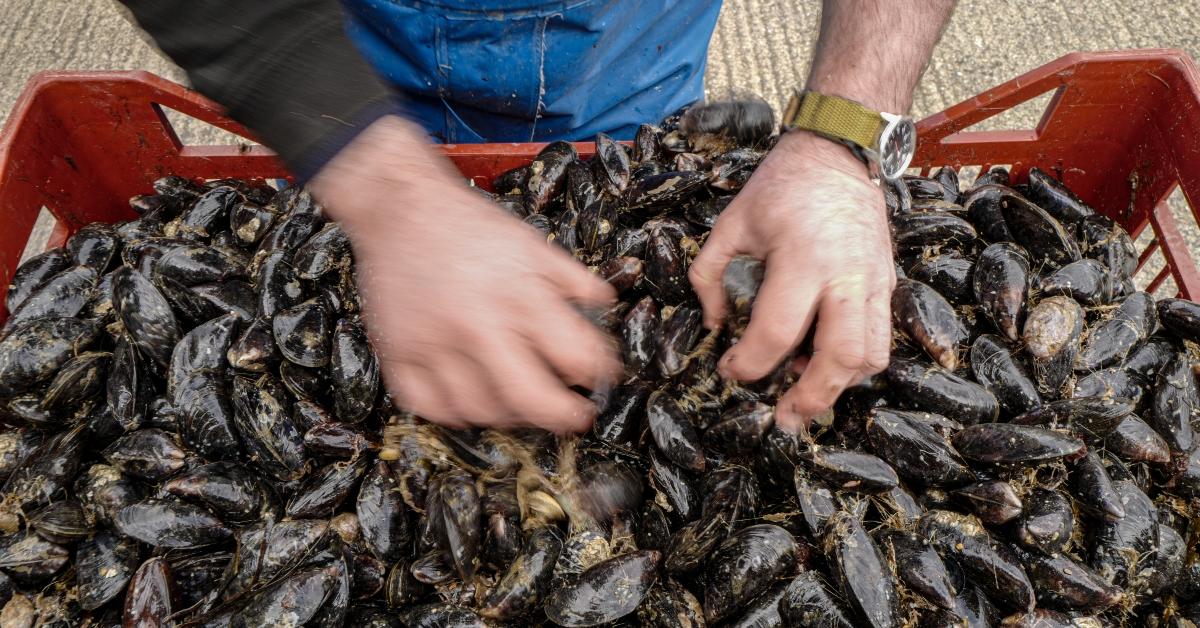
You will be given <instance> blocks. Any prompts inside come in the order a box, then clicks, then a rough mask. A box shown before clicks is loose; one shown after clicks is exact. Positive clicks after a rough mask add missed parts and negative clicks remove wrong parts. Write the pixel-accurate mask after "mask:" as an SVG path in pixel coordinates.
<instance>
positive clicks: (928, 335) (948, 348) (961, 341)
mask: <svg viewBox="0 0 1200 628" xmlns="http://www.w3.org/2000/svg"><path fill="white" fill-rule="evenodd" d="M892 322H893V323H894V324H895V326H896V329H898V330H899V331H900V332H901V333H903V334H904V335H906V336H908V337H909V338H911V339H912V340H913V341H915V342H917V343H918V344H919V345H920V346H921V347H923V348H924V349H925V352H926V353H928V354H929V355H930V356H931V357H932V358H933V359H934V360H936V361H937V362H938V364H940V365H942V367H943V368H946V369H949V370H951V371H953V370H954V369H955V368H957V367H958V359H959V354H960V352H961V351H962V349H963V346H964V345H965V344H966V342H967V330H966V327H964V326H963V324H962V321H960V320H959V319H958V315H957V314H956V313H955V312H954V308H953V307H952V306H951V305H950V303H949V302H948V301H946V299H945V298H944V297H942V295H940V294H938V293H937V291H936V290H934V289H933V288H930V287H929V286H927V285H925V284H923V283H921V282H919V281H912V280H909V279H901V280H900V281H898V282H897V283H896V289H895V290H894V291H893V292H892Z"/></svg>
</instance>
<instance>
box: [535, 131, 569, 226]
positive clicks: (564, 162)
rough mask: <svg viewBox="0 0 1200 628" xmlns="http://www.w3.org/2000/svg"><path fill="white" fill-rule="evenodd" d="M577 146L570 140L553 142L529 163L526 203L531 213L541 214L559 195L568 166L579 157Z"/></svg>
mask: <svg viewBox="0 0 1200 628" xmlns="http://www.w3.org/2000/svg"><path fill="white" fill-rule="evenodd" d="M578 156H579V155H578V153H577V152H576V151H575V147H574V146H573V145H571V144H570V143H569V142H561V141H560V142H552V143H550V144H547V145H546V147H545V148H543V149H542V150H541V152H539V153H538V154H537V157H535V158H534V159H533V163H531V164H530V165H529V180H528V182H527V183H526V186H525V190H526V205H527V207H528V208H529V213H531V214H540V213H542V212H543V211H544V210H545V209H546V206H547V205H548V204H549V203H550V202H551V200H552V199H553V198H554V197H556V196H558V194H559V192H560V191H562V189H563V187H564V184H565V183H566V179H567V177H566V174H567V167H568V166H569V165H570V164H571V163H572V162H574V161H575V160H576V159H578Z"/></svg>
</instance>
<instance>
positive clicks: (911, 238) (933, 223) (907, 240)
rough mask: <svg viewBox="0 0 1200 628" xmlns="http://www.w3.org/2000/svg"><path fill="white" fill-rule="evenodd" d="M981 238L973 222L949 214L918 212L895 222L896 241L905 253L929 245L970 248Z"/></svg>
mask: <svg viewBox="0 0 1200 628" xmlns="http://www.w3.org/2000/svg"><path fill="white" fill-rule="evenodd" d="M977 238H978V234H977V233H976V232H975V227H973V226H972V225H971V223H969V222H967V221H966V220H963V219H962V218H960V217H958V216H955V215H954V214H952V213H949V212H941V211H914V212H912V213H908V214H901V215H899V216H896V217H895V218H893V219H892V239H893V240H894V241H895V243H896V247H897V248H898V249H900V250H901V251H905V250H911V249H920V248H922V247H927V246H947V247H957V248H967V247H970V246H971V245H972V244H973V243H974V242H975V240H976V239H977Z"/></svg>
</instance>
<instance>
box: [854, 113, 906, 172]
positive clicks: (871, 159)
mask: <svg viewBox="0 0 1200 628" xmlns="http://www.w3.org/2000/svg"><path fill="white" fill-rule="evenodd" d="M879 115H880V116H881V117H883V120H884V122H886V124H885V125H884V127H883V131H882V132H881V133H880V134H879V139H878V140H877V141H876V144H875V146H872V147H870V148H864V149H863V154H864V155H865V156H866V157H867V165H868V167H869V168H870V170H871V176H872V177H876V178H879V179H884V180H887V181H895V180H897V179H899V178H900V177H901V176H903V175H904V171H905V170H908V165H909V164H910V163H912V158H913V154H914V153H916V151H917V125H916V124H914V123H913V121H912V118H906V117H904V116H898V115H895V114H891V113H880V114H879Z"/></svg>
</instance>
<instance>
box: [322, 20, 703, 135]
mask: <svg viewBox="0 0 1200 628" xmlns="http://www.w3.org/2000/svg"><path fill="white" fill-rule="evenodd" d="M343 2H344V3H345V6H346V9H347V14H348V26H347V30H348V32H349V33H350V37H351V39H353V40H354V42H355V44H356V45H357V46H358V48H359V50H360V51H362V53H363V54H364V55H365V56H366V58H367V60H368V61H369V62H370V63H371V64H372V65H373V66H374V67H375V69H376V70H377V71H378V72H379V73H380V75H382V76H383V77H384V78H385V79H386V80H388V81H390V82H391V84H392V85H394V86H395V87H396V89H398V90H399V91H400V92H401V93H402V94H403V96H404V98H405V108H406V110H407V113H408V114H409V115H410V116H411V117H413V118H414V119H416V120H417V121H418V122H420V123H421V124H423V125H424V126H425V128H426V129H427V130H428V131H429V133H430V134H431V135H432V136H433V137H434V138H435V139H438V140H440V141H444V142H460V143H470V142H531V141H533V142H540V141H551V140H558V139H566V140H587V139H591V138H592V137H594V136H595V134H596V133H597V132H604V133H608V134H610V135H612V136H614V137H616V138H617V139H632V138H633V134H634V132H635V131H636V130H637V125H638V124H639V123H641V122H646V121H657V120H659V119H661V118H662V117H663V116H665V115H667V114H669V113H672V112H674V111H676V110H678V109H679V108H680V107H683V106H685V105H688V104H691V103H693V102H696V101H698V100H701V99H702V98H703V96H704V68H705V64H706V57H707V53H708V42H709V39H710V38H711V36H712V32H713V28H714V27H715V26H716V21H717V14H718V12H719V11H720V8H721V2H720V0H645V1H638V0H625V1H620V0H574V1H570V0H568V1H559V2H550V1H547V0H479V1H476V2H472V1H471V0H343Z"/></svg>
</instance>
